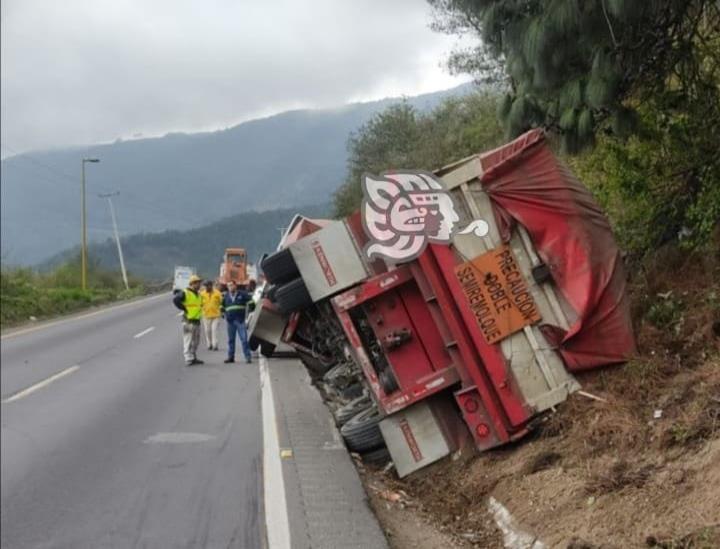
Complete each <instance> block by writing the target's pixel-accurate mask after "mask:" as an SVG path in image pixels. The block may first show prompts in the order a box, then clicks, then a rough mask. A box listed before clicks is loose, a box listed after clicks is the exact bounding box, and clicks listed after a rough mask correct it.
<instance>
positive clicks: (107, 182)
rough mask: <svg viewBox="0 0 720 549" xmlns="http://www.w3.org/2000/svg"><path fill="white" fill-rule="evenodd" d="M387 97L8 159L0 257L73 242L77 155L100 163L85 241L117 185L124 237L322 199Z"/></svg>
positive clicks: (428, 100) (90, 182)
mask: <svg viewBox="0 0 720 549" xmlns="http://www.w3.org/2000/svg"><path fill="white" fill-rule="evenodd" d="M472 89H473V88H472V86H471V85H463V86H460V87H458V88H454V89H452V90H447V91H443V92H437V93H433V94H426V95H421V96H418V97H414V98H409V99H408V102H409V103H410V104H412V105H414V106H416V107H417V108H419V109H421V110H426V109H429V108H431V107H433V106H434V105H437V104H438V103H439V102H440V101H441V100H442V99H444V98H445V97H448V96H450V95H460V94H464V93H468V92H469V91H471V90H472ZM394 101H398V100H397V99H395V100H393V99H386V100H382V101H375V102H369V103H358V104H353V105H348V106H346V107H343V108H339V109H328V110H299V111H290V112H285V113H281V114H278V115H275V116H271V117H269V118H264V119H260V120H252V121H249V122H245V123H242V124H239V125H237V126H234V127H232V128H228V129H225V130H221V131H215V132H210V133H196V134H168V135H166V136H165V137H161V138H156V139H138V140H133V141H125V142H122V141H118V142H115V143H112V144H107V145H97V146H91V147H87V148H72V149H62V150H55V151H46V152H36V153H27V154H21V155H17V156H13V157H10V158H7V159H5V160H3V162H2V176H1V180H0V188H1V189H2V206H1V208H2V210H1V214H2V215H1V217H2V226H1V230H2V249H3V261H4V262H6V263H15V264H32V263H36V262H39V261H42V260H43V259H45V258H47V257H49V256H51V255H53V254H54V253H57V252H58V251H59V250H63V249H66V248H68V247H69V246H73V245H75V244H76V243H77V242H78V240H79V232H80V230H79V211H80V206H79V202H80V201H79V194H80V165H81V159H82V158H83V157H97V158H100V160H101V162H100V164H91V165H89V166H88V167H87V188H88V226H89V234H90V238H91V240H92V239H96V240H97V239H104V238H106V237H108V236H110V235H111V232H110V230H109V229H110V220H109V214H108V211H107V206H106V204H105V203H104V201H102V200H101V199H100V198H98V197H97V194H98V193H101V192H108V191H120V196H118V197H117V199H116V200H115V205H116V208H117V210H118V216H119V218H120V225H121V230H123V229H124V231H125V232H126V233H128V232H129V233H138V232H142V231H162V230H166V229H176V230H184V229H189V228H192V227H199V226H202V225H205V224H207V223H210V222H213V221H216V220H218V219H221V218H222V217H225V216H229V215H233V214H236V213H238V212H242V211H251V210H256V211H261V210H266V209H273V208H279V207H282V208H284V207H293V206H299V205H302V204H312V203H316V204H320V203H325V202H327V201H328V200H329V199H330V195H331V194H332V192H333V191H334V190H335V189H336V188H337V187H338V186H339V185H340V183H341V182H342V179H343V176H344V173H345V166H346V158H347V151H346V143H347V139H348V136H349V134H350V133H351V132H352V131H354V130H356V129H357V128H358V127H359V126H360V125H362V124H363V123H364V122H365V121H367V120H368V119H369V118H370V117H371V116H372V115H373V114H374V113H376V112H378V111H379V110H382V109H383V108H385V107H387V106H388V105H389V104H390V103H392V102H394Z"/></svg>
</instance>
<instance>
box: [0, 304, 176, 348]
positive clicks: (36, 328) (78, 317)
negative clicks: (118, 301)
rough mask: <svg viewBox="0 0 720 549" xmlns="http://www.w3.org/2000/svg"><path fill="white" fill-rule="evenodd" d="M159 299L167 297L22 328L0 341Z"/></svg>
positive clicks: (6, 335) (4, 336) (1, 337)
mask: <svg viewBox="0 0 720 549" xmlns="http://www.w3.org/2000/svg"><path fill="white" fill-rule="evenodd" d="M161 297H165V298H166V297H167V294H158V295H154V296H151V297H148V298H145V299H138V300H135V301H131V302H130V303H123V304H122V305H116V306H114V307H107V308H105V309H100V310H99V311H93V312H92V313H87V314H84V315H79V316H73V317H71V318H64V319H62V320H56V321H54V322H48V323H46V324H42V325H41V326H33V327H32V328H24V329H22V330H18V331H17V332H10V333H9V334H4V335H2V336H0V339H9V338H11V337H16V336H19V335H23V334H29V333H31V332H37V331H38V330H44V329H45V328H50V327H52V326H57V325H58V324H64V323H66V322H73V321H75V320H82V319H83V318H90V317H91V316H96V315H100V314H103V313H108V312H110V311H116V310H118V309H124V308H125V307H132V306H133V305H140V304H141V303H145V302H146V301H151V300H153V299H160V298H161Z"/></svg>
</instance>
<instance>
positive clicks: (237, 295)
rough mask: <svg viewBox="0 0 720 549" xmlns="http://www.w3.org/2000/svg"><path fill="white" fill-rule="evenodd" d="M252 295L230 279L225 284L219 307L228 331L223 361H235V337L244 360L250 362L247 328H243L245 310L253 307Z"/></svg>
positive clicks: (227, 362)
mask: <svg viewBox="0 0 720 549" xmlns="http://www.w3.org/2000/svg"><path fill="white" fill-rule="evenodd" d="M253 305H254V303H253V300H252V296H251V295H250V294H249V293H247V292H244V291H242V290H240V289H238V287H237V284H235V283H234V282H232V281H230V282H228V284H227V292H225V295H224V296H223V300H222V306H221V308H220V310H221V312H222V314H223V316H224V317H225V322H226V323H227V333H228V356H227V358H226V359H225V363H226V364H229V363H231V362H235V337H236V335H237V337H238V338H239V339H240V343H241V344H242V350H243V354H244V355H245V362H247V363H248V364H250V363H251V362H252V358H251V355H250V346H249V345H248V337H247V329H246V328H245V318H246V316H247V312H248V311H249V310H251V309H252V308H253Z"/></svg>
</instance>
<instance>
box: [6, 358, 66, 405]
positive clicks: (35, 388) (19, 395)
mask: <svg viewBox="0 0 720 549" xmlns="http://www.w3.org/2000/svg"><path fill="white" fill-rule="evenodd" d="M79 369H80V366H78V365H77V364H76V365H75V366H70V368H66V369H64V370H63V371H62V372H58V373H57V374H54V375H51V376H50V377H49V378H47V379H45V380H43V381H40V382H39V383H36V384H35V385H31V386H30V387H28V388H27V389H23V390H22V391H20V392H17V393H15V394H14V395H13V396H11V397H8V398H6V399H5V400H3V401H2V403H3V404H9V403H10V402H15V401H16V400H20V399H21V398H25V397H26V396H28V395H31V394H32V393H34V392H35V391H38V390H40V389H42V388H43V387H47V386H48V385H50V384H51V383H52V382H53V381H57V380H58V379H60V378H61V377H65V376H67V375H70V374H72V373H73V372H76V371H78V370H79Z"/></svg>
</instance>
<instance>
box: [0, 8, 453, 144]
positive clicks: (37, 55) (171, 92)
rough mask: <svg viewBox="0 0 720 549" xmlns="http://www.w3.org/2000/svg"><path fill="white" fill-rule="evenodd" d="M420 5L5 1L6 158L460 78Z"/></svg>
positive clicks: (446, 44) (448, 41)
mask: <svg viewBox="0 0 720 549" xmlns="http://www.w3.org/2000/svg"><path fill="white" fill-rule="evenodd" d="M430 19H431V17H430V10H429V8H428V6H427V4H426V2H424V1H423V0H392V1H387V0H264V1H263V0H2V19H1V21H2V29H1V30H2V34H1V36H2V53H1V55H2V60H1V62H2V65H1V67H2V69H1V70H2V90H1V91H2V145H3V147H2V155H3V157H5V156H8V155H9V154H13V153H14V152H21V151H26V150H31V149H38V148H49V147H50V148H51V147H62V146H66V145H75V144H91V143H98V142H107V141H113V140H115V139H116V138H118V137H122V138H132V137H133V136H135V137H137V136H139V135H141V134H142V135H143V136H146V137H147V136H152V135H162V134H164V133H167V132H170V131H199V130H212V129H217V128H223V127H227V126H232V125H234V124H236V123H238V122H241V121H243V120H248V119H251V118H257V117H259V116H266V115H268V114H272V113H275V112H280V111H283V110H287V109H291V108H298V107H332V106H338V105H342V104H344V103H347V102H351V101H361V100H369V99H379V98H382V97H388V96H397V95H416V94H418V93H424V92H429V91H435V90H440V89H446V88H449V87H452V86H454V85H457V84H459V83H461V82H463V81H465V80H466V78H457V77H452V76H450V75H449V74H448V73H447V71H446V70H445V69H444V68H443V67H442V63H443V61H444V59H445V57H446V56H447V53H448V52H449V51H450V50H451V49H452V47H453V45H454V44H455V39H453V38H450V37H447V36H444V35H440V34H437V33H434V32H432V31H431V30H430V29H429V28H428V24H429V22H430Z"/></svg>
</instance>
